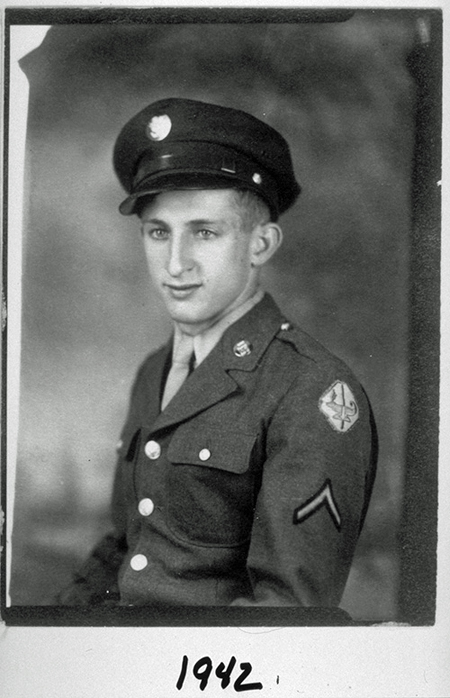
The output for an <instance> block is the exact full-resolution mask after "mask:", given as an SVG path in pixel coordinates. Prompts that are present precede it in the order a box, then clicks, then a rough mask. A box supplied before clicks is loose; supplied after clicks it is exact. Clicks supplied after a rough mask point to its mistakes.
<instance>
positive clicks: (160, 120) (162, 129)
mask: <svg viewBox="0 0 450 698" xmlns="http://www.w3.org/2000/svg"><path fill="white" fill-rule="evenodd" d="M171 128H172V121H171V120H170V116H167V114H162V115H161V116H153V117H152V118H151V119H150V121H149V122H148V124H147V129H146V134H147V136H148V138H150V139H151V140H152V141H163V140H164V138H167V136H168V135H169V133H170V131H171Z"/></svg>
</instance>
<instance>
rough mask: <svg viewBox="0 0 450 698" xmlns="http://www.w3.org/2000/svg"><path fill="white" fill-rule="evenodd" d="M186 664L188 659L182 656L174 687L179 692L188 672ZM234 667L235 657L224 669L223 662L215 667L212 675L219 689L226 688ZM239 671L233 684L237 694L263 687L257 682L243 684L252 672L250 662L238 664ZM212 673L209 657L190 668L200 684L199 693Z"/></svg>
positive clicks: (212, 668) (203, 658)
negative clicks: (217, 680)
mask: <svg viewBox="0 0 450 698" xmlns="http://www.w3.org/2000/svg"><path fill="white" fill-rule="evenodd" d="M188 664H189V659H188V658H187V656H186V655H184V656H183V660H182V663H181V671H180V675H179V676H178V681H177V683H176V687H177V689H178V690H179V691H181V689H182V688H183V685H184V681H185V679H186V675H187V671H188ZM235 666H236V657H231V659H230V661H229V662H228V666H226V667H225V664H224V663H223V662H220V664H218V665H217V667H216V669H215V672H214V673H215V676H216V677H217V678H218V679H220V686H221V688H226V687H227V686H229V685H230V683H231V674H232V671H233V669H234V667H235ZM240 669H241V673H240V674H239V676H238V677H237V678H236V680H235V682H234V684H233V688H234V690H235V691H236V692H237V693H240V692H241V691H259V690H261V689H262V687H263V685H262V683H260V682H259V681H256V682H253V683H249V682H247V683H245V682H246V679H248V677H249V676H250V674H251V671H252V665H251V664H250V662H242V663H241V664H240ZM213 671H214V667H213V663H212V660H211V658H210V657H202V658H201V659H199V660H198V661H197V662H195V664H194V666H193V667H192V673H193V675H194V677H195V678H196V679H197V680H198V681H199V682H200V686H199V688H200V690H201V691H204V690H205V688H206V687H207V685H208V681H209V679H210V677H211V675H212V674H213Z"/></svg>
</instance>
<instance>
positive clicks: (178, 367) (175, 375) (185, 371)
mask: <svg viewBox="0 0 450 698" xmlns="http://www.w3.org/2000/svg"><path fill="white" fill-rule="evenodd" d="M193 355H194V338H193V337H190V336H189V335H187V334H183V335H181V337H180V339H179V341H178V342H177V346H176V348H175V350H174V354H173V356H172V367H171V369H170V371H169V375H168V376H167V380H166V385H165V388H164V395H163V399H162V403H161V409H163V410H164V409H165V408H166V406H167V405H168V404H169V402H170V401H171V399H172V398H173V397H174V395H176V393H177V392H178V391H179V389H180V388H181V386H182V385H183V383H184V381H185V380H186V378H187V377H188V375H189V372H190V367H191V361H192V358H193Z"/></svg>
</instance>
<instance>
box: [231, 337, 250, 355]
mask: <svg viewBox="0 0 450 698" xmlns="http://www.w3.org/2000/svg"><path fill="white" fill-rule="evenodd" d="M233 351H234V354H235V356H238V357H239V358H240V359H241V358H242V357H243V356H248V355H249V354H251V353H252V345H251V344H250V342H247V340H246V339H241V341H240V342H238V343H237V344H235V345H234V347H233Z"/></svg>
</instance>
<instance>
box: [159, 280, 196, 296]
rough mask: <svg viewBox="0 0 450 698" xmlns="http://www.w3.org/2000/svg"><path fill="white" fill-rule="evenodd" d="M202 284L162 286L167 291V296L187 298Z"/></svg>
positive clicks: (166, 284)
mask: <svg viewBox="0 0 450 698" xmlns="http://www.w3.org/2000/svg"><path fill="white" fill-rule="evenodd" d="M201 285H202V284H168V283H165V284H163V286H164V287H165V288H166V289H167V291H168V293H169V295H171V296H172V297H173V298H187V297H188V296H190V295H191V293H194V291H196V290H197V289H198V288H200V286H201Z"/></svg>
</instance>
